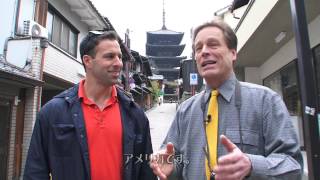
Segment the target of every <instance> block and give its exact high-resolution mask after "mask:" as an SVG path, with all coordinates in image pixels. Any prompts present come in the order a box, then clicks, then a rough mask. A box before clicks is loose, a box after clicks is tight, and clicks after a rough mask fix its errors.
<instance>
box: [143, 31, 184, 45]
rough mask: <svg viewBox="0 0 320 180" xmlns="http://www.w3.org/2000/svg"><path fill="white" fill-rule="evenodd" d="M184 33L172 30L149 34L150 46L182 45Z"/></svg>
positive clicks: (148, 41) (150, 32)
mask: <svg viewBox="0 0 320 180" xmlns="http://www.w3.org/2000/svg"><path fill="white" fill-rule="evenodd" d="M182 38H183V33H181V32H176V31H171V30H159V31H149V32H147V43H148V44H163V45H165V44H180V42H181V40H182Z"/></svg>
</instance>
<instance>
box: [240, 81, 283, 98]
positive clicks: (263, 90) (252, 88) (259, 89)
mask: <svg viewBox="0 0 320 180" xmlns="http://www.w3.org/2000/svg"><path fill="white" fill-rule="evenodd" d="M240 86H241V90H242V91H243V92H246V93H247V94H251V95H252V94H256V95H262V96H268V97H272V96H278V93H276V92H275V91H274V90H272V89H270V88H268V87H266V86H262V85H258V84H254V83H248V82H240Z"/></svg>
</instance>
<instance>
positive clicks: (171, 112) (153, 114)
mask: <svg viewBox="0 0 320 180" xmlns="http://www.w3.org/2000/svg"><path fill="white" fill-rule="evenodd" d="M146 114H147V117H148V118H149V121H150V131H151V132H150V133H151V139H152V146H153V151H157V150H158V149H159V148H160V145H161V144H162V142H163V140H164V138H165V136H166V134H167V132H168V130H169V128H170V126H171V123H172V121H173V118H174V116H175V114H176V103H164V104H161V105H160V106H156V107H154V108H152V109H150V110H149V111H147V112H146Z"/></svg>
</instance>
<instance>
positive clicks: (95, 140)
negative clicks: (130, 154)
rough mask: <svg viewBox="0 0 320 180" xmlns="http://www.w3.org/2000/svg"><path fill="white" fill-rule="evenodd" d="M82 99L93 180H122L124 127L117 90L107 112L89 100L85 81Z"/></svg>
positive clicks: (80, 95) (114, 91)
mask: <svg viewBox="0 0 320 180" xmlns="http://www.w3.org/2000/svg"><path fill="white" fill-rule="evenodd" d="M78 95H79V98H82V103H81V105H82V110H83V115H84V121H85V126H86V131H87V140H88V148H89V159H90V170H91V179H92V180H121V179H122V124H121V116H120V109H119V102H118V99H117V91H116V88H115V86H113V87H112V93H111V97H110V98H109V99H108V100H106V102H105V104H106V106H105V108H104V109H103V110H100V109H99V108H98V106H97V105H96V104H95V103H94V102H93V101H91V100H90V99H88V98H87V96H86V93H85V90H84V80H83V81H81V82H80V85H79V93H78Z"/></svg>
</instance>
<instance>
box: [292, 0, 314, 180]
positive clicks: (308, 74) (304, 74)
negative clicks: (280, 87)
mask: <svg viewBox="0 0 320 180" xmlns="http://www.w3.org/2000/svg"><path fill="white" fill-rule="evenodd" d="M290 6H291V15H292V24H293V29H294V32H295V38H296V48H297V55H298V71H299V84H300V92H301V101H302V103H301V104H302V108H303V109H302V113H303V114H302V117H303V132H304V139H305V147H306V148H305V149H306V152H307V162H308V178H309V179H310V180H315V179H318V178H319V177H320V171H319V170H320V136H319V131H320V130H319V129H320V126H319V122H320V114H319V102H318V94H317V85H316V82H317V81H316V76H315V71H314V69H315V68H314V64H313V61H312V54H311V49H310V42H309V34H308V23H307V18H306V13H305V5H304V1H303V0H290Z"/></svg>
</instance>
